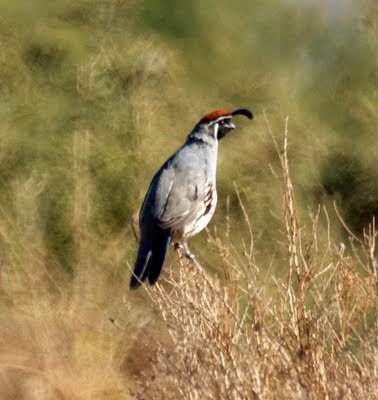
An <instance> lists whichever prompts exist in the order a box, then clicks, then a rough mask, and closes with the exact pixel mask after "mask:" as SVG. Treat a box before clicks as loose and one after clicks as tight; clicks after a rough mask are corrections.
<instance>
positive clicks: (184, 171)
mask: <svg viewBox="0 0 378 400" xmlns="http://www.w3.org/2000/svg"><path fill="white" fill-rule="evenodd" d="M166 187H169V191H167V197H166V202H165V204H164V207H163V208H162V209H161V212H160V214H159V216H158V221H159V226H160V227H161V228H163V229H172V230H178V229H180V228H182V227H184V226H185V225H186V224H188V223H191V222H193V221H196V220H197V219H198V218H200V217H201V216H202V215H204V214H206V213H208V212H210V209H211V201H212V200H213V198H212V196H213V193H214V190H215V188H214V187H213V184H212V183H211V182H209V180H208V179H206V176H205V175H204V174H203V173H202V174H201V173H198V172H197V173H196V172H194V171H193V168H192V166H182V167H181V168H180V169H176V170H175V174H174V176H173V179H171V181H170V182H169V185H168V184H167V183H166Z"/></svg>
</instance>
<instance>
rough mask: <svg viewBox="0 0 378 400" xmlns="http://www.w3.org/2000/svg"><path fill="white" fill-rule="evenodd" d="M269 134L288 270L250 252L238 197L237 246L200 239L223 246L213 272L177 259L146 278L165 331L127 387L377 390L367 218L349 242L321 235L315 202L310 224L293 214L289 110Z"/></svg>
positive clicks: (298, 392) (324, 395) (213, 392)
mask: <svg viewBox="0 0 378 400" xmlns="http://www.w3.org/2000/svg"><path fill="white" fill-rule="evenodd" d="M268 129H269V130H270V128H269V125H268ZM272 138H273V140H274V142H275V145H276V149H277V153H278V156H279V159H280V162H281V166H282V182H283V211H284V213H283V214H284V217H283V226H284V227H285V236H286V248H287V258H286V259H282V260H281V261H280V263H281V268H282V270H283V271H286V277H284V278H279V277H277V276H275V274H273V273H272V272H270V270H269V268H267V266H269V260H267V261H266V264H265V265H258V264H257V263H256V260H255V253H256V249H255V247H256V246H255V243H254V237H253V233H252V228H251V225H250V222H249V219H248V215H247V212H246V210H245V208H244V206H243V204H242V202H240V205H241V207H242V209H243V212H244V216H245V223H246V224H247V225H248V227H249V232H250V237H249V238H248V240H246V243H244V252H243V253H242V254H238V253H237V252H235V250H234V249H233V248H232V246H230V245H229V244H227V243H224V242H223V243H222V242H221V241H220V240H219V238H217V237H216V236H211V235H210V236H209V247H213V248H215V249H217V251H218V252H219V254H220V255H221V259H222V267H223V271H224V274H223V277H222V278H220V277H218V276H213V275H210V274H209V273H207V272H206V271H205V270H204V269H202V268H196V267H193V266H192V265H191V264H190V263H189V262H188V261H184V260H181V261H180V262H179V263H177V264H178V265H175V266H174V268H173V269H172V270H170V272H169V274H166V275H165V280H164V281H163V282H160V283H159V284H157V285H156V287H153V288H147V291H148V294H149V297H150V299H151V301H152V302H153V304H154V305H155V307H156V309H157V310H158V312H159V314H160V315H161V318H162V319H163V320H164V322H165V324H166V329H167V330H168V332H169V336H170V342H169V343H168V344H167V343H165V344H160V347H159V350H158V352H157V354H156V357H153V359H152V360H151V363H152V366H153V370H154V373H153V374H149V375H145V376H144V377H142V378H140V379H139V390H138V392H137V393H136V395H135V397H136V398H138V399H151V398H153V399H178V398H183V399H191V400H192V399H193V400H194V399H235V400H236V399H375V398H378V394H377V393H378V390H377V389H378V367H377V366H378V336H377V332H378V313H377V312H378V299H377V292H376V285H377V267H376V259H375V254H374V249H375V240H376V238H377V231H376V230H375V229H374V223H372V225H370V226H369V228H368V229H367V231H366V233H365V238H364V240H363V241H361V240H359V243H358V244H357V245H353V247H352V246H345V245H344V244H336V243H333V242H332V238H331V237H329V235H328V238H327V240H325V241H324V242H323V243H322V241H321V240H320V239H319V238H318V230H319V228H318V225H319V220H320V219H321V218H324V219H325V220H326V221H328V223H329V218H328V214H327V211H326V210H325V209H324V210H321V209H319V210H318V211H317V212H316V213H315V214H314V215H311V216H310V224H308V226H305V224H301V222H300V221H299V220H298V216H297V213H296V208H295V199H294V189H293V184H292V182H291V178H290V170H289V163H288V135H287V121H286V131H285V137H284V143H283V148H280V147H279V145H278V144H277V143H276V141H275V139H274V137H273V135H272ZM238 196H239V194H238ZM239 200H240V196H239ZM279 236H280V235H279V234H278V235H277V237H279ZM356 239H357V238H356ZM247 242H248V243H247Z"/></svg>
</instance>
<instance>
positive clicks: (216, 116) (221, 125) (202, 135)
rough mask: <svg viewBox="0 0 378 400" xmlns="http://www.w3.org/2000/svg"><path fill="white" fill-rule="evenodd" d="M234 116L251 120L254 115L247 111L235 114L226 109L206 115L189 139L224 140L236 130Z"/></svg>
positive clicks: (242, 110) (239, 111) (243, 110)
mask: <svg viewBox="0 0 378 400" xmlns="http://www.w3.org/2000/svg"><path fill="white" fill-rule="evenodd" d="M234 115H244V116H246V117H247V118H249V119H252V118H253V115H252V113H251V112H250V111H249V110H246V109H239V110H235V111H233V112H230V111H228V110H224V109H220V110H216V111H213V112H211V113H209V114H206V115H205V116H204V117H202V118H201V119H200V120H199V122H198V123H197V125H196V126H195V127H194V129H193V131H192V132H191V134H190V135H189V138H191V137H192V138H197V139H200V140H203V141H206V142H207V141H208V140H211V139H216V140H220V139H222V138H224V137H225V136H226V135H227V133H229V132H230V131H231V130H232V129H235V125H234V124H233V122H232V117H233V116H234Z"/></svg>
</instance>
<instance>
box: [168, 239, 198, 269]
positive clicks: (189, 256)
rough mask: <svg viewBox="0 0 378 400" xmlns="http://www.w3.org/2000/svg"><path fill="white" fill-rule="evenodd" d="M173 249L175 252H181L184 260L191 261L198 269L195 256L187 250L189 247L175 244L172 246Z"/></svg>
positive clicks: (183, 244) (184, 244)
mask: <svg viewBox="0 0 378 400" xmlns="http://www.w3.org/2000/svg"><path fill="white" fill-rule="evenodd" d="M174 248H175V250H181V252H182V254H183V256H184V257H185V258H187V259H188V260H190V261H192V262H193V263H194V264H195V265H197V266H198V267H199V266H200V263H199V262H198V261H197V259H196V256H195V255H194V254H193V253H192V252H191V251H190V250H189V247H188V245H187V244H186V243H179V242H176V243H175V244H174Z"/></svg>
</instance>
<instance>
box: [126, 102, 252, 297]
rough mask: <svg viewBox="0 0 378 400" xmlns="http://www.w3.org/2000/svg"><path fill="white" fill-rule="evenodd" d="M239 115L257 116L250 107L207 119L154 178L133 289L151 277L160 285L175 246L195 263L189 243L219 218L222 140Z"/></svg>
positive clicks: (145, 209)
mask: <svg viewBox="0 0 378 400" xmlns="http://www.w3.org/2000/svg"><path fill="white" fill-rule="evenodd" d="M238 114H241V115H244V116H246V117H248V118H250V119H252V118H253V117H252V113H251V112H250V111H249V110H245V109H240V110H236V111H234V112H229V111H227V110H223V109H222V110H217V111H214V112H212V113H210V114H207V115H205V116H204V117H203V118H202V119H201V120H200V121H199V122H198V123H197V124H196V126H195V127H194V128H193V130H192V131H191V132H190V133H189V135H188V137H187V139H186V142H185V143H184V145H183V146H182V147H181V148H180V149H179V150H178V151H177V152H176V153H175V154H173V156H172V157H170V158H169V159H168V160H167V161H166V162H165V163H164V164H163V165H162V167H161V168H160V169H159V171H158V172H157V173H156V174H155V176H154V177H153V179H152V181H151V184H150V187H149V189H148V191H147V194H146V196H145V198H144V201H143V204H142V207H141V210H140V213H139V226H140V235H141V236H140V243H139V249H138V254H137V258H136V261H135V265H134V272H133V275H132V277H131V280H130V288H131V289H135V288H138V287H139V286H140V284H141V283H142V282H144V281H145V280H146V279H147V278H148V282H149V283H150V284H151V285H152V284H154V283H155V282H156V281H157V279H158V277H159V275H160V271H161V268H162V266H163V263H164V258H165V254H166V252H167V249H168V245H169V243H170V242H172V243H173V244H174V245H175V247H176V248H178V247H179V248H182V249H183V250H184V251H185V253H186V256H187V257H189V258H192V259H194V256H193V255H192V254H191V253H190V252H189V249H188V246H187V243H186V242H187V240H188V239H189V238H190V237H191V236H194V235H196V234H197V233H198V232H200V231H201V230H202V229H204V228H205V227H206V225H207V224H208V223H209V221H210V219H211V217H212V216H213V214H214V211H215V206H216V204H217V191H216V186H215V183H216V168H217V154H218V140H220V139H222V138H223V137H225V136H226V135H227V133H228V132H230V131H231V130H232V129H234V128H235V125H234V124H233V123H232V122H231V119H232V117H233V116H234V115H238Z"/></svg>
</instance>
